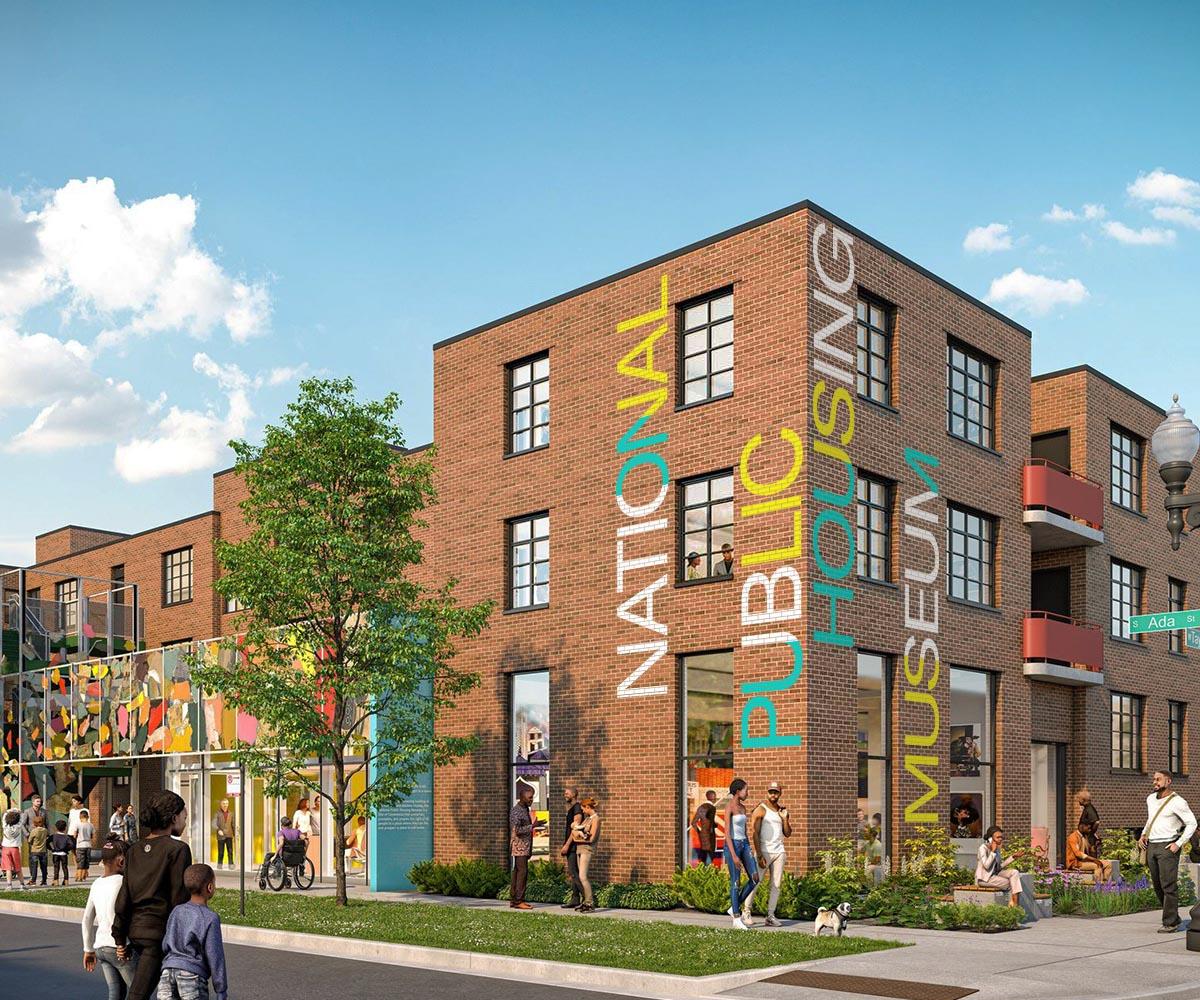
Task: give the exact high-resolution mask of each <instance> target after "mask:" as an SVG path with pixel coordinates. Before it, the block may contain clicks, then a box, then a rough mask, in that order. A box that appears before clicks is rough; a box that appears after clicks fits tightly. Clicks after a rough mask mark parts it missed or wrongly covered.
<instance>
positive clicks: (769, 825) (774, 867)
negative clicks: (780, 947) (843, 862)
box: [750, 781, 792, 927]
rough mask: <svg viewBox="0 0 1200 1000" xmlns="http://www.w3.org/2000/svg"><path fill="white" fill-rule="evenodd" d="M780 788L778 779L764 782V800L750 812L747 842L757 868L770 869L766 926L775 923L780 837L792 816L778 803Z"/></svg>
mask: <svg viewBox="0 0 1200 1000" xmlns="http://www.w3.org/2000/svg"><path fill="white" fill-rule="evenodd" d="M782 796H783V789H782V787H780V784H779V782H778V781H772V782H771V783H770V784H769V785H767V801H766V802H761V803H759V805H758V807H757V808H756V809H755V810H754V812H753V813H752V814H751V816H750V844H751V846H753V848H754V856H755V859H756V860H757V861H758V869H759V871H766V872H769V873H770V879H771V894H770V896H769V897H768V898H767V926H768V927H778V926H779V920H778V919H777V918H776V916H775V906H776V904H778V902H779V890H780V888H781V887H782V885H783V866H784V861H785V860H786V858H787V850H786V848H785V847H784V843H783V839H784V838H785V837H790V836H791V835H792V820H791V817H790V816H788V811H787V807H786V806H783V805H781V804H780V799H781V798H782Z"/></svg>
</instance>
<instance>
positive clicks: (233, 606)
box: [225, 597, 246, 615]
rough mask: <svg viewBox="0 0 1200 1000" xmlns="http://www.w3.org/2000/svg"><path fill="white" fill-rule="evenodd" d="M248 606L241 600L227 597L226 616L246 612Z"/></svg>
mask: <svg viewBox="0 0 1200 1000" xmlns="http://www.w3.org/2000/svg"><path fill="white" fill-rule="evenodd" d="M245 610H246V605H244V604H243V603H242V602H241V599H240V598H237V597H227V598H225V614H227V615H235V614H237V613H238V612H239V611H245Z"/></svg>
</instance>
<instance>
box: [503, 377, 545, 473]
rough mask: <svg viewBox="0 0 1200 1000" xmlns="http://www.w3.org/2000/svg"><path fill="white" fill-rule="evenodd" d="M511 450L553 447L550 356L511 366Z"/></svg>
mask: <svg viewBox="0 0 1200 1000" xmlns="http://www.w3.org/2000/svg"><path fill="white" fill-rule="evenodd" d="M508 432H509V438H508V442H509V444H508V447H509V451H510V452H511V453H512V454H517V453H518V452H522V451H530V450H532V449H534V448H541V447H542V446H543V445H547V444H549V443H550V355H549V354H538V355H535V356H534V357H531V358H525V359H524V360H522V361H517V362H515V363H514V364H511V365H509V366H508Z"/></svg>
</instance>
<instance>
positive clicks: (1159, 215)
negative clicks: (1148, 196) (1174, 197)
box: [1150, 205, 1200, 229]
mask: <svg viewBox="0 0 1200 1000" xmlns="http://www.w3.org/2000/svg"><path fill="white" fill-rule="evenodd" d="M1150 214H1151V215H1153V216H1154V217H1155V218H1156V219H1158V221H1159V222H1173V223H1175V224H1176V225H1178V226H1187V227H1188V228H1189V229H1200V213H1197V212H1194V211H1192V210H1191V209H1190V208H1184V207H1183V206H1182V205H1155V206H1154V207H1153V208H1152V209H1150Z"/></svg>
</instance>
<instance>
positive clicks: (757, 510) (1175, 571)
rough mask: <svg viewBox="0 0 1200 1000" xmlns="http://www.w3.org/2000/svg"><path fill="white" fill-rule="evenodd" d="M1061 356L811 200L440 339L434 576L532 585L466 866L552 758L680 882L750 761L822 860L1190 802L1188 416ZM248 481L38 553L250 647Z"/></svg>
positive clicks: (801, 845) (557, 785) (477, 704)
mask: <svg viewBox="0 0 1200 1000" xmlns="http://www.w3.org/2000/svg"><path fill="white" fill-rule="evenodd" d="M1030 355H1031V339H1030V332H1029V331H1028V330H1027V329H1025V328H1024V327H1022V326H1020V325H1019V324H1017V323H1014V322H1013V321H1012V320H1010V319H1008V318H1007V317H1005V316H1003V315H1001V314H1000V313H998V312H996V311H995V310H994V309H992V308H990V307H988V306H987V305H985V304H983V303H981V302H979V301H977V300H975V299H973V298H972V297H971V296H969V295H966V294H965V293H963V292H962V291H960V290H958V289H956V288H954V287H953V286H951V285H949V284H948V283H947V282H945V281H943V280H942V279H940V278H938V277H936V276H935V275H933V274H931V273H929V272H928V271H926V270H924V269H923V268H921V267H919V266H918V265H916V264H914V263H913V262H912V261H909V260H907V259H906V258H904V257H902V256H901V255H899V254H898V253H896V252H895V251H893V250H891V249H889V248H887V247H886V246H884V245H882V244H881V243H879V242H878V241H876V240H874V239H872V238H871V237H869V236H867V235H866V234H864V233H862V232H859V231H858V230H856V229H854V228H853V227H851V226H849V225H847V224H846V223H844V222H842V221H840V220H838V219H836V218H835V217H833V216H831V215H829V214H828V213H827V212H825V211H824V210H823V209H820V208H819V207H817V206H815V205H813V204H811V203H809V202H803V203H800V204H799V205H796V206H792V207H790V208H788V209H785V210H783V211H781V212H778V213H775V214H773V215H770V216H767V217H764V218H762V219H757V220H754V221H753V222H750V223H747V224H746V225H743V226H740V227H738V228H737V229H734V230H730V231H728V232H725V233H721V234H719V235H717V236H715V237H713V238H711V239H708V240H704V241H702V242H700V243H696V244H693V245H691V246H688V247H685V248H683V249H681V250H679V251H676V252H673V253H670V254H667V255H665V256H663V257H660V258H657V259H655V260H652V261H648V262H646V263H645V264H640V265H637V266H636V267H633V268H630V269H628V270H626V271H623V272H621V273H620V274H616V275H613V276H611V277H608V278H604V279H602V280H600V281H597V282H595V283H593V284H591V285H588V286H585V287H583V288H580V289H577V290H575V291H572V292H568V293H566V294H564V295H561V296H558V297H557V298H555V299H552V300H550V301H548V302H544V303H541V304H539V305H537V306H534V307H531V308H529V309H526V310H523V311H521V312H519V313H516V314H514V315H511V316H508V317H505V318H503V319H501V320H499V321H497V322H494V323H490V324H487V325H485V326H482V327H479V328H477V329H474V330H470V331H467V332H466V333H464V334H461V335H460V336H457V337H454V338H452V339H450V340H447V341H444V342H442V343H440V344H438V345H436V347H435V350H434V390H435V392H434V439H435V441H436V443H437V446H438V457H437V468H438V489H439V496H440V502H439V504H438V505H437V507H436V508H434V509H433V510H432V511H431V512H430V514H429V517H428V520H429V522H430V527H429V528H428V530H427V533H426V539H425V540H426V543H427V546H426V560H427V568H428V571H429V573H430V578H431V579H436V580H443V579H445V578H447V577H450V576H454V577H456V578H457V579H458V581H459V583H458V590H457V593H458V595H459V598H460V599H461V600H463V601H475V600H482V599H491V600H494V601H496V602H497V613H496V614H495V616H494V617H493V619H492V622H491V625H490V627H489V629H488V630H487V631H486V632H485V634H484V635H483V636H482V637H481V638H480V639H478V640H476V641H474V642H472V643H470V644H467V645H465V646H464V647H463V648H462V650H461V651H460V654H459V656H460V663H461V664H462V665H464V666H469V667H471V668H472V669H475V670H477V671H478V672H479V673H480V674H481V675H482V676H483V684H482V685H481V686H480V687H479V688H478V689H477V690H476V691H474V692H472V693H471V694H470V695H469V696H467V697H464V698H463V699H462V700H461V701H460V703H459V705H458V707H457V709H456V710H455V712H454V713H453V714H452V715H451V716H450V717H448V718H447V719H446V720H444V722H443V725H444V726H445V727H446V728H447V729H448V730H450V731H453V732H455V733H462V734H466V733H473V734H476V735H478V736H479V738H480V741H481V745H480V749H479V751H478V752H477V753H476V754H475V755H473V756H472V757H471V758H470V759H466V760H463V761H460V762H459V763H457V764H455V765H453V766H451V767H448V768H445V769H443V770H441V771H439V772H438V773H437V775H436V776H435V785H434V797H433V813H434V825H433V827H434V830H433V843H434V852H435V854H436V856H437V857H439V858H442V859H452V858H455V857H458V856H462V855H486V856H490V857H494V858H497V859H500V858H502V857H503V856H504V854H505V852H506V850H507V848H506V845H507V838H506V834H505V831H504V821H505V815H506V809H507V804H508V802H509V801H510V798H511V796H512V794H513V791H514V787H515V786H516V785H517V784H518V783H527V784H530V785H532V786H533V787H534V789H535V795H536V802H537V809H538V812H539V818H540V819H541V820H542V821H543V826H542V830H541V831H540V836H539V837H538V848H539V849H540V850H544V851H548V852H552V851H553V850H554V848H555V847H556V841H555V836H556V835H557V834H558V832H559V826H560V820H561V811H560V809H559V805H558V803H559V801H560V798H559V797H560V794H561V788H562V787H563V786H564V785H566V784H574V785H577V786H579V787H580V788H582V789H583V790H585V791H587V792H590V793H592V794H595V795H597V796H598V798H599V799H600V800H601V806H600V810H601V813H602V815H603V816H604V819H605V843H604V847H603V849H602V850H601V851H600V853H599V856H598V858H597V868H598V869H599V874H600V877H601V878H607V879H663V878H666V877H668V876H669V874H670V872H671V871H672V870H673V869H674V868H675V867H677V866H678V865H679V864H681V863H684V862H685V861H686V860H687V859H689V858H690V856H691V847H692V846H693V845H692V843H691V835H690V833H689V831H688V820H689V818H690V816H691V815H692V813H693V811H694V809H695V807H696V805H697V804H698V803H699V802H700V801H701V800H702V799H703V797H704V795H705V792H706V791H708V790H710V789H712V790H715V791H716V792H717V794H718V804H720V802H721V801H722V800H723V798H724V794H725V789H726V788H727V786H728V783H729V780H730V779H731V778H732V777H733V775H734V774H736V775H739V776H741V777H744V778H745V779H746V780H747V781H748V782H749V783H750V787H751V793H752V796H753V797H754V798H756V799H757V797H759V796H761V794H762V791H763V788H764V786H765V784H766V782H767V781H769V780H778V781H780V782H781V783H782V784H783V786H784V789H785V792H784V801H785V804H787V805H789V807H790V810H791V815H792V818H793V825H794V828H795V833H794V836H793V839H792V842H791V845H790V848H789V850H790V861H789V863H790V864H792V865H794V866H796V867H800V866H802V865H805V864H807V863H810V862H811V861H812V857H813V852H815V851H817V850H820V849H822V848H823V847H824V846H825V845H826V842H827V840H828V838H830V837H835V836H847V835H852V834H853V833H854V832H855V831H856V829H857V830H858V836H859V839H860V842H861V843H862V845H863V847H864V849H865V850H867V851H869V852H871V853H874V854H876V855H878V856H880V857H882V856H887V855H893V854H895V853H896V852H897V851H898V850H899V848H900V845H901V843H902V842H903V840H904V839H905V838H906V837H908V836H910V835H911V834H912V833H913V832H914V830H915V829H916V828H917V827H919V826H921V825H925V824H938V825H943V826H945V827H946V828H947V829H948V830H949V832H951V833H952V834H954V835H956V841H957V843H958V845H959V846H960V848H961V849H962V850H963V852H964V853H967V852H973V849H974V842H975V841H976V840H977V839H978V836H979V834H980V832H981V830H982V828H983V827H984V826H986V825H987V824H989V823H991V822H1000V823H1002V824H1005V825H1006V826H1008V827H1009V828H1010V829H1011V830H1013V831H1015V832H1030V833H1031V834H1032V835H1033V837H1034V839H1035V840H1037V841H1039V842H1041V843H1044V844H1045V845H1046V847H1047V849H1048V850H1049V851H1050V852H1051V853H1052V854H1058V853H1060V852H1061V851H1062V849H1063V843H1064V838H1065V833H1066V832H1067V830H1068V829H1069V828H1070V826H1071V824H1073V822H1074V818H1075V815H1076V813H1075V810H1074V807H1073V805H1072V798H1073V795H1074V793H1075V791H1076V790H1078V789H1079V788H1081V787H1083V786H1084V785H1087V786H1089V787H1090V788H1091V789H1092V790H1093V792H1094V793H1095V797H1096V802H1097V805H1098V806H1099V808H1100V811H1101V815H1102V818H1103V820H1104V822H1105V824H1106V825H1107V826H1110V827H1112V826H1119V825H1136V824H1137V823H1138V822H1140V821H1141V819H1143V818H1144V817H1142V816H1141V812H1142V809H1143V807H1142V805H1141V801H1142V798H1143V796H1144V793H1145V791H1146V787H1147V785H1148V779H1147V771H1148V770H1152V769H1154V768H1155V767H1161V766H1164V765H1166V764H1167V763H1168V762H1169V764H1170V766H1171V767H1172V768H1173V769H1174V770H1176V771H1177V772H1178V773H1179V774H1180V778H1179V780H1180V782H1181V790H1183V791H1184V793H1185V794H1187V783H1186V772H1187V770H1188V767H1187V762H1188V755H1189V747H1190V732H1191V729H1192V722H1191V718H1190V713H1189V712H1188V709H1187V706H1188V704H1196V703H1200V690H1193V688H1195V687H1196V683H1197V682H1196V681H1194V680H1193V679H1192V678H1191V676H1190V675H1189V674H1188V673H1187V672H1186V670H1181V669H1179V668H1180V667H1183V666H1186V662H1187V658H1188V656H1189V654H1188V652H1187V650H1186V649H1184V648H1182V646H1180V645H1179V644H1178V643H1177V642H1176V640H1173V639H1169V638H1168V637H1167V636H1165V635H1157V636H1151V637H1149V638H1148V639H1147V640H1146V641H1143V642H1137V641H1131V640H1129V639H1128V638H1127V637H1125V636H1124V635H1121V634H1117V635H1114V634H1113V633H1114V632H1116V633H1123V632H1125V631H1126V629H1125V626H1124V619H1125V617H1126V616H1127V615H1128V614H1130V613H1135V612H1137V611H1143V610H1165V609H1167V608H1168V607H1175V606H1183V605H1185V604H1186V602H1187V594H1186V588H1187V586H1189V585H1190V584H1192V583H1195V582H1197V581H1200V556H1198V555H1197V553H1196V551H1195V544H1194V543H1192V544H1188V543H1186V542H1185V544H1184V546H1183V547H1182V548H1181V549H1180V550H1179V551H1177V552H1172V551H1171V550H1170V548H1169V547H1168V544H1167V537H1166V532H1165V523H1164V519H1163V515H1161V514H1160V513H1159V511H1160V510H1161V501H1162V498H1163V487H1162V484H1161V482H1160V481H1159V478H1158V475H1157V469H1156V468H1155V466H1154V462H1153V459H1152V457H1151V456H1150V454H1149V450H1148V447H1147V443H1148V441H1149V437H1150V434H1151V433H1152V431H1153V429H1154V427H1155V426H1156V425H1157V424H1158V422H1159V421H1160V420H1161V419H1162V416H1163V414H1162V411H1161V410H1160V409H1158V408H1156V407H1154V406H1153V405H1152V404H1150V403H1148V402H1147V401H1145V400H1143V399H1141V398H1140V397H1138V396H1137V395H1135V394H1134V393H1132V392H1130V391H1129V390H1128V389H1125V388H1123V387H1122V386H1120V385H1118V384H1117V383H1115V382H1113V381H1111V380H1110V379H1108V378H1106V377H1105V376H1103V375H1101V374H1099V373H1098V372H1095V371H1093V370H1092V369H1089V368H1080V369H1072V370H1070V371H1065V372H1058V373H1053V374H1050V375H1045V376H1039V377H1037V378H1031V357H1030ZM239 499H240V484H239V482H238V481H237V479H236V477H234V476H233V475H232V474H230V473H228V472H225V473H218V474H217V475H216V476H215V477H214V486H213V502H212V509H211V510H210V511H207V512H205V513H203V514H200V515H197V516H195V517H193V518H189V519H186V520H184V521H180V522H175V523H174V524H172V525H166V526H163V527H161V528H155V529H151V530H149V531H146V532H141V533H138V534H135V535H128V536H125V535H117V534H115V533H111V532H98V531H96V530H94V529H81V528H75V527H68V528H62V529H59V530H58V531H55V532H51V533H49V534H47V535H43V536H41V537H39V539H38V546H37V547H38V552H37V558H38V562H37V564H36V565H35V566H34V567H30V568H29V569H28V570H27V571H26V573H27V575H28V574H33V575H38V576H40V578H42V579H45V580H47V581H48V583H47V584H46V585H47V586H51V585H53V584H54V583H55V581H58V580H60V578H61V579H69V578H70V577H71V576H75V575H78V576H84V577H96V578H98V579H101V580H111V579H113V578H114V577H115V576H117V575H118V574H117V573H116V571H115V567H120V568H121V573H120V574H119V577H120V580H121V581H127V582H128V583H129V584H132V583H137V584H138V597H137V600H138V605H139V607H140V608H142V609H143V611H144V617H145V626H144V638H145V641H146V643H148V644H149V645H161V644H163V643H165V642H175V641H180V640H199V639H201V638H205V637H208V636H212V635H220V634H222V633H223V632H226V631H228V630H229V625H230V619H228V618H227V617H226V611H227V609H225V608H224V607H221V606H219V604H218V602H217V599H216V597H215V595H214V593H213V591H212V590H211V584H212V579H213V573H214V560H213V552H212V546H213V540H214V539H215V538H217V537H237V532H238V531H239V530H241V528H242V525H241V521H240V518H239V516H238V512H237V501H238V500H239ZM726 546H728V548H729V551H730V554H729V555H728V557H727V556H726V555H725V554H724V553H725V548H724V547H726ZM185 549H187V550H189V557H188V564H187V565H188V573H189V574H190V575H189V577H188V580H189V591H188V592H189V596H188V598H187V600H183V599H178V600H177V599H176V598H181V593H180V592H179V591H178V589H176V590H175V591H173V590H172V587H176V588H177V587H178V585H179V582H180V580H181V579H182V577H181V575H180V574H181V572H182V570H180V568H179V566H178V565H177V563H178V559H179V553H181V552H182V551H183V550H185ZM172 560H174V561H172ZM10 578H11V574H10V575H9V577H6V586H7V585H8V584H7V580H8V579H10ZM27 586H28V585H27ZM1169 643H1170V644H1171V646H1170V648H1168V644H1169ZM1177 646H1178V647H1179V648H1176V647H1177ZM1191 655H1193V656H1194V655H1197V654H1191ZM160 773H161V774H163V775H164V778H165V780H168V782H169V783H170V782H171V781H172V780H174V781H175V782H176V783H178V781H179V780H182V779H180V778H179V777H178V776H177V777H176V778H175V779H172V778H171V777H170V774H171V773H172V772H171V771H170V765H169V764H168V767H167V768H166V769H163V768H161V767H160ZM174 773H176V774H177V775H178V774H182V773H183V772H181V771H178V769H177V771H176V772H174ZM199 780H200V781H201V783H202V785H203V786H204V794H207V795H209V796H210V798H211V796H213V795H219V794H220V788H221V786H220V785H219V784H212V785H211V787H210V785H209V783H210V782H212V781H215V779H212V778H210V777H209V776H208V772H207V771H203V770H202V771H201V778H200V779H199ZM204 801H207V800H204ZM876 817H877V818H876ZM263 822H264V823H266V822H267V818H266V817H265V816H264V818H263ZM547 827H548V829H547ZM550 831H553V832H550Z"/></svg>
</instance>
